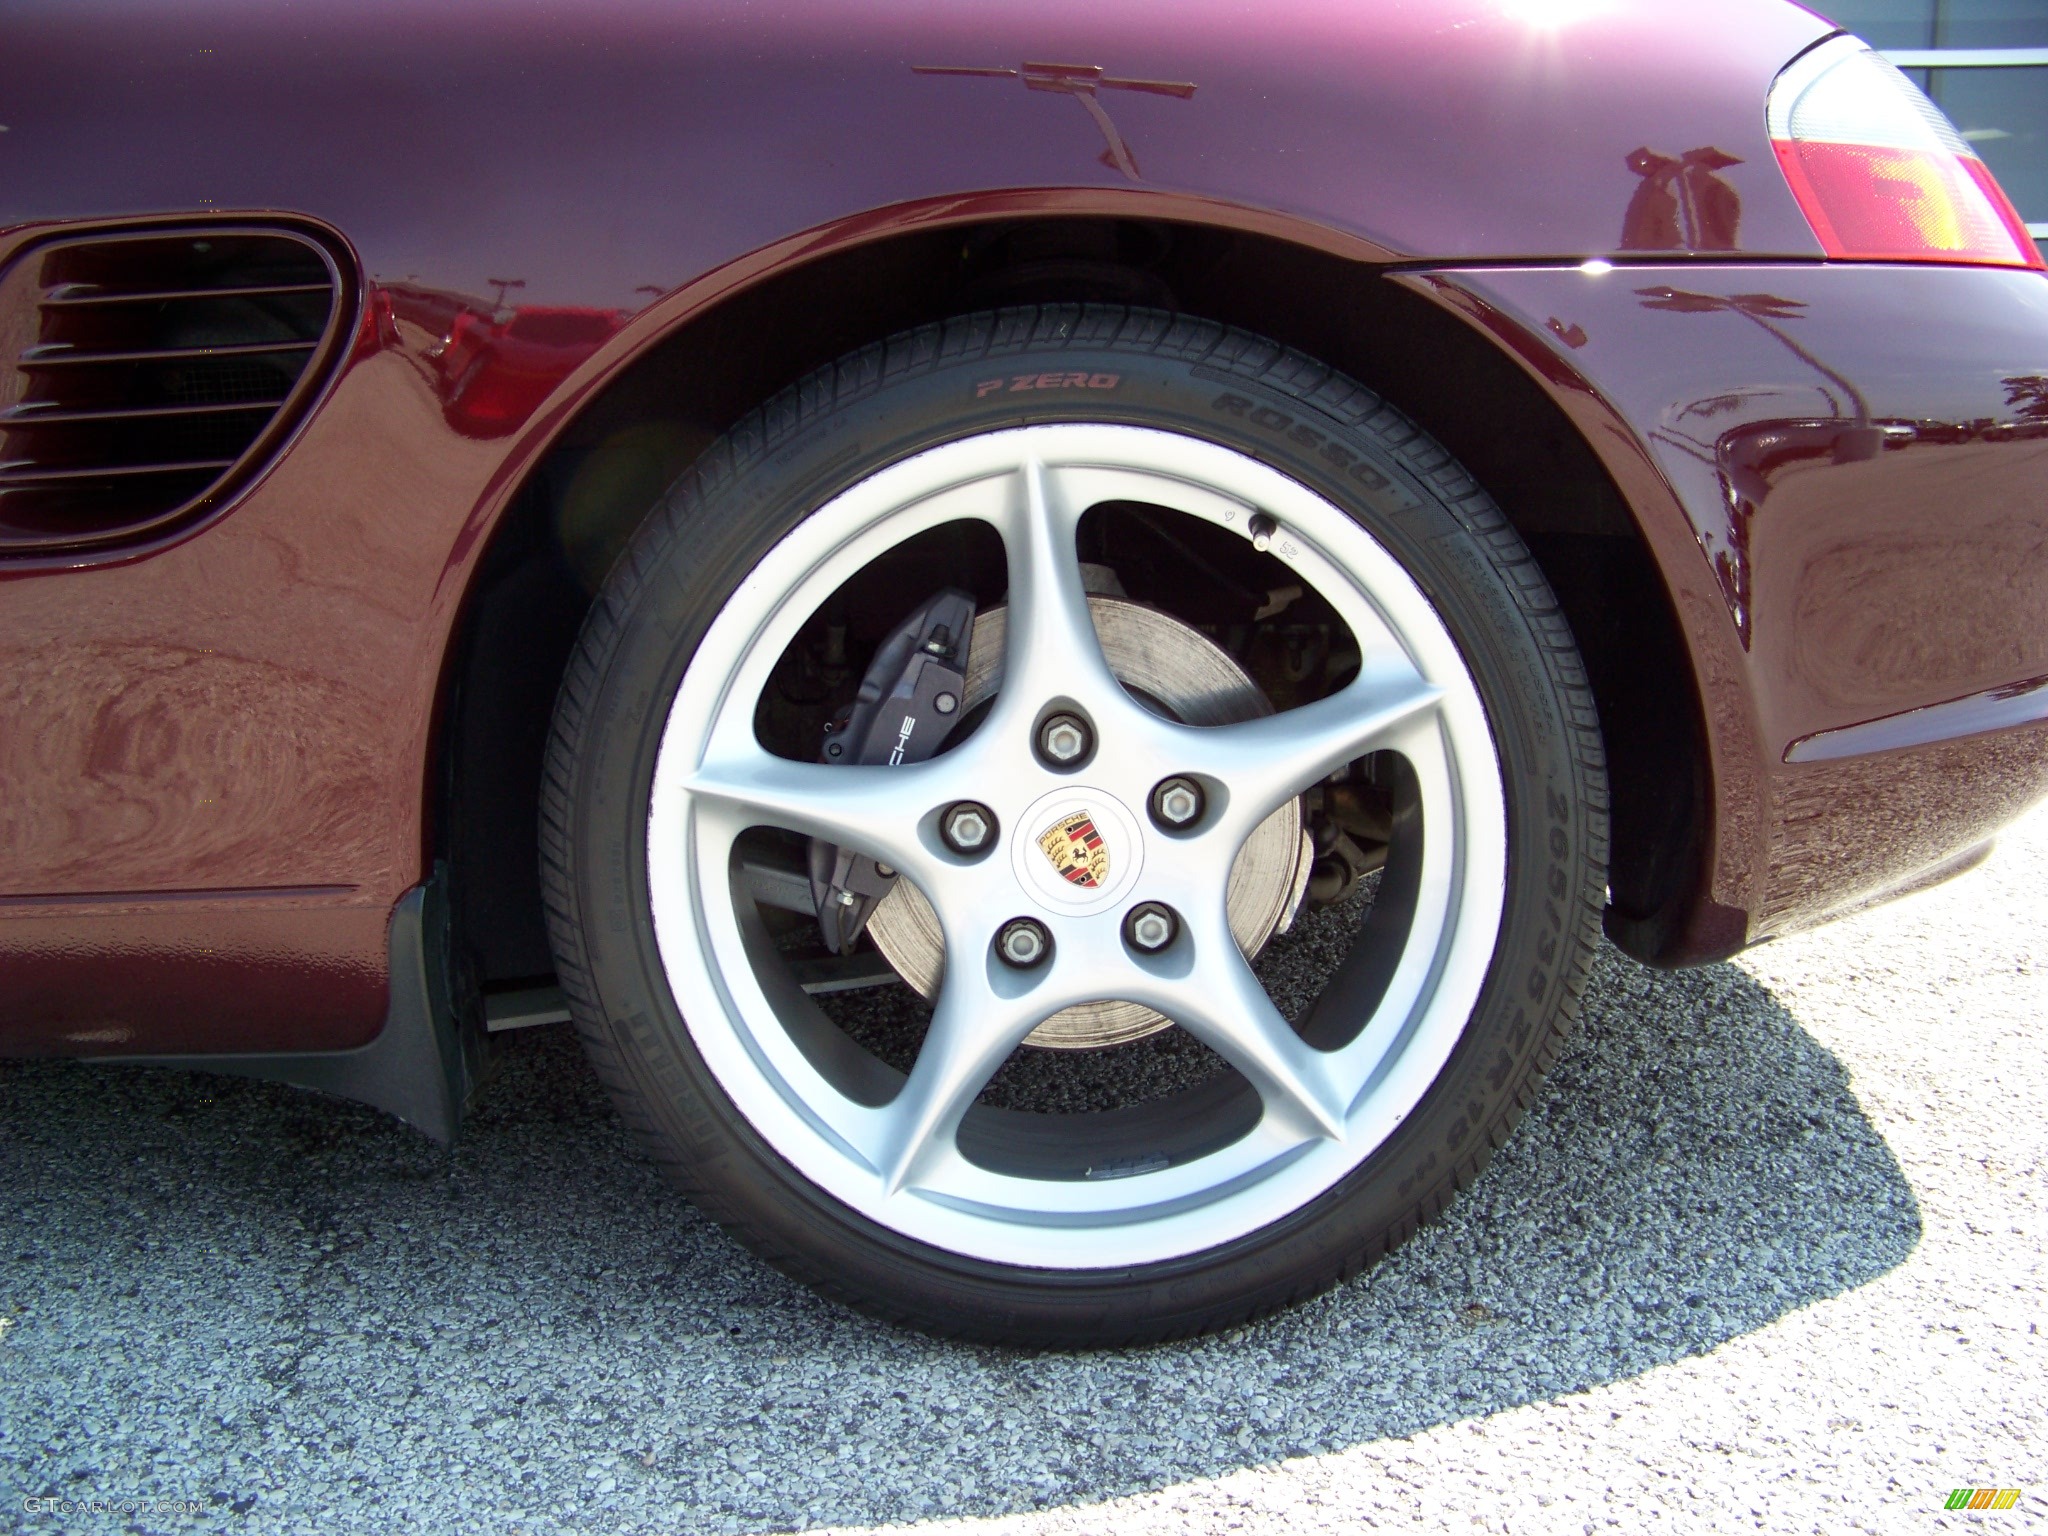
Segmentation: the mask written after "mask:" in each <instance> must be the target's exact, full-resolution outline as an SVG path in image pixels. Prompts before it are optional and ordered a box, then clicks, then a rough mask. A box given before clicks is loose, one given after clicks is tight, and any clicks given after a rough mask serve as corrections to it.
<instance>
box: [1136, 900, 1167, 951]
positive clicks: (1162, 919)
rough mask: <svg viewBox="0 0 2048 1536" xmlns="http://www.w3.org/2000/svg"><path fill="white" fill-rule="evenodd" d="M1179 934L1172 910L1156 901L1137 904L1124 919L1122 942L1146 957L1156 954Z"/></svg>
mask: <svg viewBox="0 0 2048 1536" xmlns="http://www.w3.org/2000/svg"><path fill="white" fill-rule="evenodd" d="M1179 932H1180V919H1179V918H1177V917H1175V916H1174V915H1173V908H1171V907H1168V906H1163V905H1161V904H1160V903H1159V902H1156V901H1142V902H1139V903H1138V905H1137V906H1135V907H1133V908H1131V915H1130V916H1129V917H1127V918H1125V919H1124V941H1125V942H1126V943H1128V944H1129V945H1130V946H1131V948H1133V949H1142V950H1143V951H1144V952H1145V953H1146V954H1148V955H1156V954H1158V953H1159V951H1160V950H1162V949H1164V948H1166V946H1167V945H1169V944H1171V943H1172V942H1173V936H1174V935H1175V934H1177V933H1179Z"/></svg>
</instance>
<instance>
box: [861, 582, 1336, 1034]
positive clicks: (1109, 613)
mask: <svg viewBox="0 0 2048 1536" xmlns="http://www.w3.org/2000/svg"><path fill="white" fill-rule="evenodd" d="M1088 609H1089V616H1090V617H1091V618H1092V619H1093V620H1094V621H1095V634H1096V638H1097V639H1098V640H1099V641H1100V642H1101V645H1102V654H1103V658H1104V659H1105V660H1106V661H1107V662H1108V663H1109V669H1110V671H1111V672H1113V673H1114V674H1115V675H1116V678H1117V681H1118V682H1120V683H1122V684H1123V685H1124V686H1125V687H1126V688H1128V689H1129V690H1130V691H1131V692H1132V693H1134V694H1137V695H1138V696H1139V697H1141V698H1142V699H1144V701H1145V702H1146V703H1147V704H1149V705H1151V706H1152V707H1153V708H1154V709H1157V710H1159V711H1160V712H1161V713H1162V714H1165V715H1167V716H1170V717H1171V718H1173V719H1175V720H1178V721H1180V722H1181V723H1182V724H1184V725H1231V724H1234V723H1235V722H1237V721H1240V720H1251V719H1255V718H1257V717H1258V716H1260V715H1270V714H1272V713H1273V706H1272V704H1271V703H1269V702H1268V701H1267V699H1266V696H1265V694H1263V693H1262V692H1260V691H1259V688H1258V685H1257V684H1255V683H1254V682H1253V681H1252V680H1251V678H1250V677H1248V676H1247V675H1246V674H1245V671H1244V669H1243V668H1242V667H1240V666H1239V665H1238V664H1237V663H1236V662H1235V661H1233V660H1231V658H1230V656H1229V655H1228V654H1227V653H1226V652H1224V651H1223V650H1222V649H1221V648H1220V647H1219V646H1217V645H1216V644H1215V642H1213V641H1212V640H1210V639H1209V637H1208V636H1206V635H1204V634H1203V633H1202V632H1201V631H1200V630H1198V629H1194V628H1191V627H1190V626H1188V625H1186V624H1183V623H1181V621H1180V620H1178V619H1176V618H1173V617H1172V616H1171V615H1168V614H1164V613H1161V612H1159V610H1157V609H1156V608H1147V607H1145V606H1144V605H1142V604H1140V603H1134V602H1130V601H1128V600H1127V599H1124V598H1117V597H1103V596H1090V597H1089V599H1088ZM1006 631H1007V616H1006V614H1005V612H1004V610H1003V609H1002V608H1000V607H997V608H987V609H984V610H982V612H980V613H979V614H977V615H976V616H975V620H974V638H973V642H972V644H971V645H970V647H969V649H968V665H967V681H966V685H965V697H964V699H963V703H964V706H965V709H964V710H963V713H965V712H966V711H971V710H973V709H974V708H976V707H977V706H979V705H981V704H983V703H985V702H986V701H987V700H989V699H991V698H993V697H994V696H995V694H996V690H997V689H999V688H1000V687H1001V686H1002V682H1003V654H1004V639H1005V636H1006ZM1312 859H1313V850H1312V849H1311V848H1310V846H1309V843H1308V839H1307V838H1306V837H1305V836H1304V835H1303V832H1302V825H1301V800H1300V798H1299V797H1298V796H1297V797H1296V798H1294V799H1291V800H1289V801H1288V802H1287V803H1286V804H1285V805H1283V806H1281V807H1280V809H1278V810H1277V811H1275V812H1274V813H1273V814H1272V815H1270V816H1268V817H1267V818H1266V819H1265V820H1264V821H1262V822H1260V823H1259V825H1258V826H1257V827H1256V828H1255V829H1254V830H1253V832H1252V835H1251V836H1250V837H1248V838H1246V839H1245V843H1244V847H1242V848H1241V849H1239V850H1238V854H1237V860H1236V862H1235V863H1233V864H1232V865H1231V866H1230V890H1229V911H1230V931H1231V935H1232V936H1233V937H1234V938H1235V939H1236V940H1237V947H1238V948H1239V949H1241V950H1243V951H1244V954H1245V957H1246V958H1247V959H1250V958H1253V957H1255V956H1256V955H1257V954H1258V953H1259V951H1260V950H1262V949H1264V948H1265V947H1266V943H1267V941H1268V940H1270V939H1271V938H1272V937H1273V935H1274V933H1275V932H1284V931H1285V929H1286V926H1287V924H1288V923H1289V922H1291V921H1292V918H1293V915H1294V909H1295V907H1296V906H1297V905H1298V904H1299V902H1300V899H1301V892H1302V889H1303V887H1304V886H1305V885H1306V883H1307V880H1308V872H1309V865H1310V863H1311V862H1312ZM868 932H869V934H871V935H872V936H873V938H874V941H875V947H876V948H877V949H879V950H881V952H882V954H883V956H884V957H885V958H886V959H887V960H888V962H889V963H890V964H891V965H893V966H894V967H895V968H896V972H897V974H898V975H900V976H901V977H902V978H903V979H904V980H905V981H906V982H908V983H909V984H910V985H911V986H913V987H915V988H916V989H917V990H918V991H919V992H920V993H922V994H923V995H924V996H926V997H931V996H933V995H934V994H935V993H936V992H937V991H938V989H939V982H940V979H941V974H942V972H943V970H944V967H945V940H944V937H943V935H942V933H941V931H940V928H939V918H938V914H937V913H936V912H934V911H933V910H932V907H931V903H930V902H928V901H927V900H925V897H924V893H923V892H922V891H920V890H918V889H917V888H916V887H915V886H914V885H912V884H911V883H910V882H909V881H908V880H898V881H896V882H895V886H894V888H893V889H892V890H891V891H890V893H889V895H888V896H887V897H886V898H885V899H884V900H883V901H882V902H881V904H880V905H879V906H877V907H876V908H875V913H874V916H873V917H872V918H871V919H869V922H868ZM1172 1022H1173V1021H1172V1020H1171V1019H1168V1018H1167V1017H1166V1016H1165V1015H1163V1014H1160V1013H1155V1012H1154V1011H1153V1010H1152V1009H1150V1008H1146V1007H1143V1006H1142V1005H1140V1004H1138V1003H1129V1002H1121V1001H1117V1000H1115V999H1104V1000H1103V1001H1101V1002H1094V1003H1080V1004H1077V1005H1076V1006H1074V1007H1072V1008H1066V1009H1062V1010H1061V1011H1060V1012H1058V1013H1056V1014H1054V1015H1053V1016H1052V1017H1051V1018H1049V1019H1047V1020H1046V1021H1045V1022H1044V1023H1043V1024H1040V1025H1039V1026H1038V1028H1036V1029H1034V1030H1033V1031H1032V1032H1031V1033H1030V1035H1029V1036H1028V1037H1026V1039H1025V1042H1024V1043H1025V1044H1027V1045H1036V1046H1044V1047H1048V1048H1050V1049H1053V1050H1069V1051H1078V1050H1098V1049H1100V1048H1102V1047H1104V1046H1110V1045H1123V1044H1125V1043H1127V1042H1129V1041H1132V1040H1141V1039H1143V1038H1144V1037H1145V1036H1147V1035H1150V1034H1154V1033H1156V1032H1157V1031H1159V1030H1162V1029H1165V1028H1166V1027H1167V1026H1168V1025H1170V1024H1171V1023H1172Z"/></svg>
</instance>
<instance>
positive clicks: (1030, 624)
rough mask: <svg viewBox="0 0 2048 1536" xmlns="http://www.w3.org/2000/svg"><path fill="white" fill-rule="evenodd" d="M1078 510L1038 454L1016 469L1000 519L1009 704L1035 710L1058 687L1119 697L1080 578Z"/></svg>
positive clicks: (1106, 698)
mask: <svg viewBox="0 0 2048 1536" xmlns="http://www.w3.org/2000/svg"><path fill="white" fill-rule="evenodd" d="M1084 510H1086V509H1085V508H1076V507H1073V506H1070V505H1068V502H1067V498H1065V497H1063V496H1062V495H1061V494H1060V480H1059V472H1058V471H1057V470H1055V469H1052V468H1050V467H1048V466H1047V465H1045V464H1042V463H1040V462H1039V461H1038V460H1036V459H1027V460H1026V461H1025V462H1024V463H1023V464H1022V465H1021V466H1020V467H1019V468H1018V471H1017V476H1016V486H1015V492H1014V494H1013V496H1012V499H1011V503H1010V506H1009V508H1008V515H1007V516H1006V517H1005V518H1004V520H1003V525H1002V535H1003V551H1004V555H1005V557H1006V558H1007V560H1008V562H1009V578H1010V594H1009V618H1008V634H1007V641H1006V647H1005V650H1006V654H1005V657H1004V665H1003V693H1002V695H1001V697H1002V698H1003V699H1009V700H1014V701H1016V703H1015V705H1014V706H1013V707H1015V708H1023V709H1030V710H1032V711H1036V710H1037V709H1038V707H1039V706H1040V705H1042V704H1043V703H1044V702H1045V701H1046V700H1048V699H1051V698H1055V697H1058V696H1060V695H1063V694H1064V695H1068V696H1072V697H1077V698H1081V699H1083V700H1084V701H1085V702H1087V703H1089V704H1090V705H1092V706H1094V707H1097V708H1107V707H1110V706H1111V705H1113V704H1114V703H1115V702H1116V701H1118V700H1120V699H1121V698H1122V697H1123V690H1122V688H1121V686H1120V685H1119V684H1118V683H1117V681H1116V678H1115V676H1114V674H1112V673H1111V671H1110V670H1109V663H1108V662H1107V661H1105V660H1104V659H1103V655H1102V646H1101V644H1100V642H1099V641H1098V640H1097V639H1096V636H1095V621H1094V619H1093V617H1091V616H1090V614H1089V611H1088V593H1087V591H1086V589H1085V588H1083V586H1082V585H1081V562H1080V558H1079V555H1078V554H1077V552H1076V550H1075V547H1074V536H1075V531H1076V529H1077V528H1078V526H1079V524H1080V514H1081V512H1082V511H1084ZM1000 707H1002V706H1001V705H1000V704H999V705H998V708H1000Z"/></svg>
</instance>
